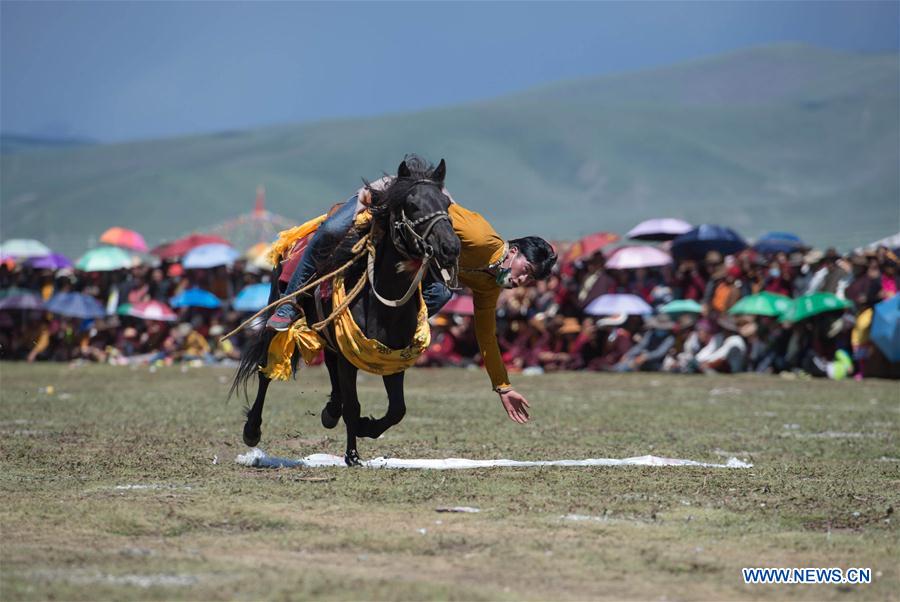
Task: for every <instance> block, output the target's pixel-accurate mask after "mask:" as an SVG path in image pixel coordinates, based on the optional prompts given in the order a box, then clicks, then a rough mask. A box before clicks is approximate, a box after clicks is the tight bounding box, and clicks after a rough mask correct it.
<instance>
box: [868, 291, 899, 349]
mask: <svg viewBox="0 0 900 602" xmlns="http://www.w3.org/2000/svg"><path fill="white" fill-rule="evenodd" d="M869 338H870V339H871V340H872V342H873V343H875V344H876V345H877V346H878V348H879V349H881V351H882V352H883V353H884V355H885V357H887V358H888V360H889V361H891V362H900V295H894V296H893V297H891V298H890V299H886V300H885V301H882V302H881V303H879V304H877V305H876V306H875V310H874V314H873V316H872V329H871V330H870V331H869Z"/></svg>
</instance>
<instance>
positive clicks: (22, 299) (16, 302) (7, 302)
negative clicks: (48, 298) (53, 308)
mask: <svg viewBox="0 0 900 602" xmlns="http://www.w3.org/2000/svg"><path fill="white" fill-rule="evenodd" d="M4 309H7V310H8V309H22V310H29V309H31V310H41V309H44V300H43V299H41V297H40V296H39V295H31V294H24V295H10V296H8V297H4V298H3V299H0V310H4Z"/></svg>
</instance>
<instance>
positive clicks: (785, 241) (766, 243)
mask: <svg viewBox="0 0 900 602" xmlns="http://www.w3.org/2000/svg"><path fill="white" fill-rule="evenodd" d="M753 248H754V249H755V250H756V251H757V252H759V253H763V254H775V253H793V252H794V251H802V250H803V249H805V248H806V245H805V244H803V241H802V240H800V237H799V236H797V235H796V234H793V233H791V232H769V233H767V234H763V235H762V236H761V237H760V239H759V240H757V241H756V244H755V245H753Z"/></svg>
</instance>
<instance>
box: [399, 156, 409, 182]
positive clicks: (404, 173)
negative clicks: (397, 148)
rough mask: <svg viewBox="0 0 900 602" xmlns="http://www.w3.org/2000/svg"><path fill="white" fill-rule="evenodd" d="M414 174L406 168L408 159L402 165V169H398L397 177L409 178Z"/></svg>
mask: <svg viewBox="0 0 900 602" xmlns="http://www.w3.org/2000/svg"><path fill="white" fill-rule="evenodd" d="M411 175H412V173H410V171H409V167H407V166H406V159H404V160H403V161H402V162H401V163H400V167H398V168H397V177H398V178H408V177H409V176H411Z"/></svg>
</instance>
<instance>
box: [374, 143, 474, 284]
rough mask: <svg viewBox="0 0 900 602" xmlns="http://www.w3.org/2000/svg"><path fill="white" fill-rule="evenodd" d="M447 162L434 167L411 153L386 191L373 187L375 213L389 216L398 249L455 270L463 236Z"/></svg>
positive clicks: (386, 219) (411, 256) (385, 224)
mask: <svg viewBox="0 0 900 602" xmlns="http://www.w3.org/2000/svg"><path fill="white" fill-rule="evenodd" d="M446 176H447V165H446V163H445V162H444V160H443V159H441V162H440V163H439V164H438V166H437V167H431V166H430V165H428V163H426V162H425V161H424V160H422V159H421V158H419V157H416V156H414V155H413V156H408V157H406V158H405V159H404V160H403V162H402V163H400V167H398V168H397V177H396V178H395V179H394V180H393V181H392V182H391V184H390V185H389V186H388V187H387V188H386V189H385V190H383V191H375V190H373V191H372V210H373V213H374V214H375V215H376V216H377V217H379V218H382V219H384V220H385V222H384V226H385V228H386V229H387V230H388V231H389V232H390V238H391V241H392V242H393V244H394V247H395V248H396V249H397V251H398V252H399V253H400V254H401V255H404V256H406V257H408V258H410V259H429V258H433V260H435V261H437V263H438V264H439V265H440V267H441V268H445V269H447V270H453V269H455V268H456V263H457V260H458V259H459V252H460V243H459V237H457V236H456V232H454V230H453V224H452V222H451V221H450V216H449V215H448V214H447V210H448V209H449V207H450V198H449V197H448V196H447V195H446V194H444V192H443V190H444V178H445V177H446Z"/></svg>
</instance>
